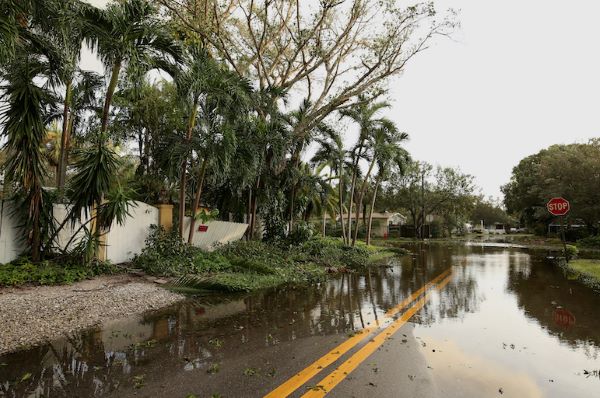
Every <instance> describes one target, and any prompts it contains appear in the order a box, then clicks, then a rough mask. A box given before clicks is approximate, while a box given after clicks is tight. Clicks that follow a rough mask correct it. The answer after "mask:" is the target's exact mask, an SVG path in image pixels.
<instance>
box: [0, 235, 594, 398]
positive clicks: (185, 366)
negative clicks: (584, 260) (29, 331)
mask: <svg viewBox="0 0 600 398" xmlns="http://www.w3.org/2000/svg"><path fill="white" fill-rule="evenodd" d="M409 249H410V250H411V251H412V252H413V254H412V255H409V256H405V257H402V258H397V259H392V260H390V261H389V263H388V265H387V266H385V267H380V268H376V269H373V270H371V271H370V272H368V273H365V274H362V275H358V274H343V275H340V276H339V277H337V278H333V279H331V280H329V281H328V282H326V283H322V284H320V285H318V286H313V287H310V288H306V287H300V288H291V287H288V288H282V289H275V290H269V291H263V292H258V293H254V294H250V295H244V296H231V295H230V296H217V295H212V296H204V297H197V298H190V299H188V300H186V301H184V302H182V303H180V304H178V305H176V306H173V307H170V308H166V309H163V310H162V311H158V312H154V313H149V314H146V316H144V317H143V318H129V319H123V320H119V321H115V322H113V323H111V324H109V325H104V327H103V328H95V329H92V330H88V331H86V332H84V333H78V334H75V335H72V336H68V337H65V338H64V339H61V340H58V341H54V342H52V343H50V344H46V345H43V346H40V347H36V348H31V349H27V350H23V351H19V352H16V353H13V354H9V355H5V356H0V397H54V396H56V397H97V396H98V397H99V396H111V397H128V396H137V397H163V396H164V397H182V398H183V397H187V396H190V397H192V396H197V397H210V396H223V397H260V396H263V395H265V394H267V393H269V392H270V391H272V390H273V389H274V388H276V387H277V386H279V385H280V384H282V383H283V382H285V381H286V380H288V379H289V378H290V377H292V376H293V375H295V374H296V373H298V372H299V371H301V370H302V369H304V368H305V367H306V366H307V365H309V364H311V363H312V362H313V361H315V360H316V359H318V358H320V357H321V356H323V355H324V354H325V353H327V352H328V351H329V350H331V349H332V348H334V347H336V346H337V345H338V344H340V343H341V342H343V341H345V340H347V339H348V336H352V335H353V334H354V333H355V332H356V331H359V330H360V329H363V328H367V327H373V326H375V325H379V324H380V323H381V322H382V320H383V319H384V318H385V314H386V311H387V310H389V309H390V308H392V307H394V306H396V305H397V304H398V303H400V302H401V301H402V300H403V299H405V298H407V297H408V296H410V295H411V294H412V293H413V292H415V291H417V290H418V289H419V288H420V287H422V286H423V285H425V284H426V283H427V282H428V281H430V280H432V279H433V278H435V277H436V276H438V275H440V274H441V273H443V272H444V271H446V270H447V269H449V268H451V269H452V279H451V281H450V283H448V284H447V285H446V286H445V287H444V288H443V289H441V290H440V291H439V292H437V293H436V292H433V293H431V295H430V298H429V301H427V302H426V304H425V306H424V307H423V309H422V310H420V311H419V312H418V313H417V314H416V315H415V316H413V317H412V318H411V319H410V322H412V323H413V326H409V328H410V331H409V332H408V331H403V329H401V330H400V331H398V333H396V335H395V337H394V338H393V339H391V340H389V343H388V344H407V345H412V346H413V347H415V350H416V353H417V355H419V356H420V357H421V359H422V360H420V361H413V359H412V357H411V359H407V358H404V359H403V358H402V356H399V357H397V358H395V361H396V362H397V366H398V369H397V371H396V373H401V372H404V371H405V369H410V368H411V367H423V369H415V370H418V372H416V371H415V372H414V373H412V374H419V376H417V377H418V378H427V379H428V382H429V383H430V384H431V385H433V386H435V388H434V389H432V390H431V391H432V392H431V393H430V394H433V392H435V393H436V394H439V395H440V396H443V397H449V396H456V397H462V396H472V397H484V396H498V397H499V396H514V397H593V396H600V375H599V373H598V372H599V371H600V360H599V358H598V355H599V353H600V311H598V308H600V293H597V292H594V291H593V290H591V289H589V288H586V287H584V286H582V285H580V284H578V283H577V282H575V281H570V280H568V279H567V278H566V277H565V276H564V275H563V274H562V272H561V271H560V270H559V269H558V268H556V267H554V266H552V265H551V264H550V263H548V262H547V261H546V260H544V259H543V258H540V257H535V256H533V255H530V254H529V253H528V252H527V251H525V250H521V249H510V248H504V247H483V246H450V245H448V246H445V245H419V246H410V247H409ZM0 330H1V325H0ZM24 333H26V331H24ZM401 334H405V335H406V336H407V337H406V338H404V339H402V336H401ZM398 336H400V337H398ZM403 361H405V362H408V361H410V362H409V363H403ZM369 362H370V361H369V359H367V360H366V361H365V363H364V364H363V365H361V366H372V364H370V363H369ZM368 363H369V364H368ZM391 366H394V365H391ZM359 369H360V367H359ZM392 370H393V369H392ZM329 371H330V370H327V371H326V372H324V373H329ZM373 371H376V368H373ZM324 375H325V374H323V375H319V376H317V377H316V378H315V380H314V381H317V382H318V381H319V380H321V378H322V377H321V376H324ZM407 376H408V378H407ZM414 377H415V376H412V378H411V375H410V374H409V375H406V374H404V375H403V374H398V378H399V379H400V378H401V379H402V380H406V381H405V382H406V383H417V382H419V380H414ZM385 382H386V380H379V381H378V383H379V384H382V383H385ZM389 382H392V380H390V381H389ZM311 383H312V384H313V385H314V383H313V380H311ZM309 384H310V383H309ZM364 384H373V386H374V387H373V388H372V390H371V393H370V396H372V397H376V396H382V397H387V396H389V395H387V394H385V395H382V394H383V393H381V392H380V395H378V391H379V390H378V388H377V387H376V386H375V383H369V380H365V381H364ZM341 386H343V383H342V384H340V388H341ZM306 390H307V388H306V386H304V387H303V388H302V389H301V390H298V391H296V392H295V393H294V395H293V396H300V395H301V393H303V392H304V391H306ZM335 391H336V389H334V390H333V391H332V395H335ZM400 391H401V390H398V395H397V396H402V394H401V392H400Z"/></svg>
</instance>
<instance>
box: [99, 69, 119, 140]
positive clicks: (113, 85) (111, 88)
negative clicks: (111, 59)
mask: <svg viewBox="0 0 600 398" xmlns="http://www.w3.org/2000/svg"><path fill="white" fill-rule="evenodd" d="M120 71H121V60H117V61H116V62H115V64H114V65H113V67H112V71H111V75H110V82H109V83H108V88H107V89H106V98H105V99H104V108H103V110H102V127H101V129H100V131H101V132H103V133H104V132H106V130H107V129H108V116H109V114H110V105H111V103H112V98H113V95H114V94H115V90H116V89H117V83H118V82H119V72H120Z"/></svg>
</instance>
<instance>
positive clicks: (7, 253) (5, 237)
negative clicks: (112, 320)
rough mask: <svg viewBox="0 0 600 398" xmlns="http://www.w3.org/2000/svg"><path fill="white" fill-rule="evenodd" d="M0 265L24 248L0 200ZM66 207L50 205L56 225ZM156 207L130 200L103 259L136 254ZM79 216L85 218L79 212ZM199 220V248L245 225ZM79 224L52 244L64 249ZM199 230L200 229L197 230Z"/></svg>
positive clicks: (236, 234) (233, 236)
mask: <svg viewBox="0 0 600 398" xmlns="http://www.w3.org/2000/svg"><path fill="white" fill-rule="evenodd" d="M0 209H2V212H1V213H0V264H2V263H7V262H10V261H12V260H14V259H15V258H17V257H18V256H19V254H20V253H21V252H23V250H24V245H23V244H22V242H21V241H20V240H19V239H20V236H21V234H20V232H19V230H18V224H17V221H16V220H15V219H14V218H13V217H12V207H11V204H10V202H9V201H0ZM67 212H68V209H67V207H66V206H65V205H55V206H54V217H55V219H56V222H57V225H60V223H62V221H63V220H64V219H65V217H66V216H67ZM158 212H159V210H158V209H157V208H156V207H154V206H151V205H148V204H146V203H143V202H134V203H133V204H132V206H131V207H130V209H129V213H130V216H129V217H127V219H126V220H125V222H124V224H123V225H118V224H117V223H114V224H113V226H112V228H111V230H110V231H109V232H108V234H107V236H106V238H105V244H106V246H107V247H106V259H107V260H109V261H111V262H112V263H115V264H118V263H123V262H127V261H130V260H131V259H132V258H133V257H134V256H135V255H136V254H139V253H140V252H141V251H142V249H143V248H144V246H145V240H146V238H147V237H148V235H149V233H150V226H151V225H153V224H154V225H158ZM82 219H85V217H84V215H83V214H82ZM199 224H200V223H198V222H197V223H196V228H197V230H196V233H195V234H194V241H193V242H192V243H193V245H194V246H197V247H200V248H202V249H203V250H212V249H214V248H215V246H217V245H219V244H224V243H228V242H232V241H235V240H240V239H241V238H242V236H244V233H245V232H246V229H247V228H248V224H239V223H232V222H223V221H209V222H207V223H206V224H203V227H202V228H200V225H199ZM185 225H186V227H185V232H184V235H183V236H184V239H186V240H187V236H188V232H189V225H190V218H189V217H186V220H185ZM80 226H81V224H80V223H79V222H76V223H75V225H71V223H70V222H68V223H67V224H66V225H65V226H64V228H63V230H61V231H60V232H59V234H58V236H57V239H56V244H57V245H58V246H59V247H61V248H63V249H64V248H65V246H66V245H67V244H68V243H69V241H70V240H71V237H72V236H73V234H74V233H75V232H76V231H77V230H78V229H79V227H80ZM198 229H201V230H202V231H198ZM82 236H83V232H79V234H78V235H77V236H75V238H74V239H72V241H71V243H70V245H69V246H70V247H73V246H74V245H75V244H77V242H78V240H79V239H80V238H81V237H82Z"/></svg>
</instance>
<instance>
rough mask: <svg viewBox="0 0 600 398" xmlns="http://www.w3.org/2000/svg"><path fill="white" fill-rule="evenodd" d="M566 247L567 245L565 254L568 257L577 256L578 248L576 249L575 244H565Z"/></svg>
mask: <svg viewBox="0 0 600 398" xmlns="http://www.w3.org/2000/svg"><path fill="white" fill-rule="evenodd" d="M566 247H567V256H568V257H569V258H575V257H577V255H578V254H579V250H578V249H577V247H576V246H573V245H566Z"/></svg>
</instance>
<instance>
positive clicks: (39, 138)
mask: <svg viewBox="0 0 600 398" xmlns="http://www.w3.org/2000/svg"><path fill="white" fill-rule="evenodd" d="M47 72H48V65H47V64H46V63H45V62H44V61H43V60H41V59H40V58H39V57H37V56H36V55H35V54H34V53H33V52H22V53H19V54H17V55H16V58H14V59H13V60H12V61H11V62H10V64H9V65H8V67H7V68H6V73H4V74H3V76H2V78H3V79H4V81H6V85H5V86H4V87H3V89H4V93H3V96H2V100H3V101H5V102H6V106H5V108H4V110H3V112H2V115H1V117H2V122H3V124H4V133H5V134H6V136H7V141H6V144H5V150H6V154H7V161H6V164H5V169H6V175H7V177H8V179H9V181H10V182H13V183H14V184H15V185H16V186H17V188H18V190H19V191H20V192H21V194H22V199H23V200H24V202H25V204H26V217H25V219H26V223H25V232H26V236H27V237H28V240H29V242H30V246H31V258H32V260H33V261H39V260H40V258H41V243H42V237H41V227H42V226H41V217H42V214H41V213H42V204H43V203H42V196H43V192H42V184H43V179H44V177H45V175H46V168H45V165H44V160H43V154H42V151H43V149H42V148H43V143H44V137H45V135H46V127H45V124H46V120H47V116H48V107H49V104H51V103H52V102H53V98H52V94H51V92H50V91H48V90H47V88H45V87H43V86H39V85H37V84H36V81H38V80H39V79H40V78H41V77H43V76H44V75H46V73H47Z"/></svg>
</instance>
